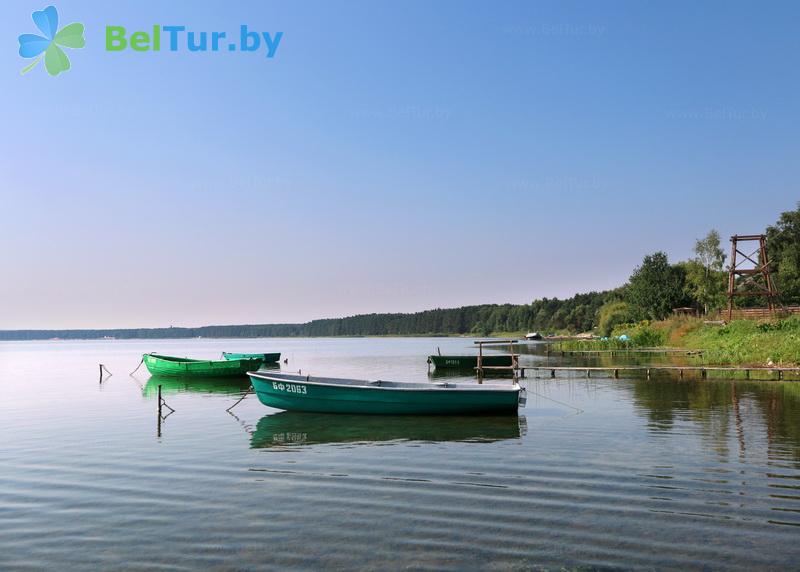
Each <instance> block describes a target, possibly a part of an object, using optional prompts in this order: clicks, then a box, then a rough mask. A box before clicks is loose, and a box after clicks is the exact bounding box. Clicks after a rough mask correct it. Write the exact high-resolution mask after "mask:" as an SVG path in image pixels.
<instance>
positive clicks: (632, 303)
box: [0, 203, 800, 361]
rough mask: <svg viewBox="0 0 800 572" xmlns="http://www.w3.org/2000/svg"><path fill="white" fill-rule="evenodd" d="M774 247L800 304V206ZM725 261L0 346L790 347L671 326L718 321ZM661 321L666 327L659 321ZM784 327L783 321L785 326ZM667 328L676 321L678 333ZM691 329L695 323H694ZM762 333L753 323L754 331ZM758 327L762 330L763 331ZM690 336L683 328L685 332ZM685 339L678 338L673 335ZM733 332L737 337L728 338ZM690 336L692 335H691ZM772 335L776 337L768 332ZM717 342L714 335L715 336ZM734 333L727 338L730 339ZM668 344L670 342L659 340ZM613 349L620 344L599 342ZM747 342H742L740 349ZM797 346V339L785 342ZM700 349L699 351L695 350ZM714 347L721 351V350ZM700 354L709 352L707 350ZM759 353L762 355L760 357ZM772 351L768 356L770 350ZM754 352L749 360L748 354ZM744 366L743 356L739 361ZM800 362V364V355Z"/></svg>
mask: <svg viewBox="0 0 800 572" xmlns="http://www.w3.org/2000/svg"><path fill="white" fill-rule="evenodd" d="M766 234H767V237H768V242H767V249H768V255H769V257H770V261H771V265H772V268H773V276H774V277H775V279H776V282H777V284H778V287H779V290H780V292H781V301H782V302H783V303H784V304H787V305H790V304H800V203H798V206H797V208H796V209H795V210H793V211H788V212H784V213H783V214H781V216H780V218H779V219H778V221H777V222H776V223H775V224H774V225H772V226H770V227H768V228H767V232H766ZM725 262H726V255H725V252H724V251H723V249H722V246H721V238H720V235H719V233H718V232H717V231H715V230H712V231H710V232H709V233H708V234H707V235H706V236H705V237H704V238H702V239H699V240H697V242H696V244H695V247H694V252H693V256H692V257H691V258H690V259H689V260H685V261H681V262H677V263H670V261H669V260H668V258H667V255H666V254H665V253H663V252H655V253H652V254H648V255H647V256H645V257H644V259H643V260H642V263H641V264H640V265H639V266H637V267H636V268H635V269H634V270H633V273H632V274H631V276H630V277H629V278H628V280H627V282H626V283H625V284H624V285H623V286H621V287H619V288H616V289H614V290H607V291H604V292H589V293H585V294H576V295H575V296H572V297H571V298H567V299H563V300H561V299H558V298H542V299H539V300H534V301H533V302H531V303H530V304H482V305H476V306H464V307H461V308H446V309H441V308H439V309H434V310H426V311H423V312H416V313H408V314H401V313H392V314H364V315H358V316H349V317H344V318H329V319H321V320H313V321H310V322H305V323H300V324H242V325H229V326H203V327H198V328H173V327H170V328H139V329H106V330H6V331H0V340H42V339H52V338H60V339H99V338H120V339H122V338H143V339H156V338H192V337H209V338H237V337H249V338H254V337H309V336H419V335H473V336H488V335H491V334H498V333H501V332H502V333H504V334H506V335H521V334H524V333H526V332H532V331H538V332H540V333H543V334H548V333H549V334H569V333H572V334H574V333H579V332H592V333H594V334H597V335H599V336H608V337H611V336H613V335H622V334H623V333H624V334H626V335H627V336H629V337H630V341H628V342H620V343H624V344H635V345H638V346H648V345H661V344H663V343H668V342H670V343H677V341H679V340H682V339H684V338H685V343H687V344H690V343H695V342H696V343H697V344H699V345H702V343H701V342H705V343H706V344H711V343H712V342H714V343H716V342H719V344H720V348H726V349H724V350H723V349H720V354H719V359H724V358H726V357H731V358H732V359H733V358H737V356H742V355H745V354H742V352H743V351H744V350H742V349H741V347H740V344H739V343H738V342H737V341H735V340H736V339H738V338H740V337H742V336H744V337H747V336H755V337H758V336H762V337H760V338H759V340H762V339H763V340H764V341H763V343H762V342H761V341H758V342H756V341H754V340H755V338H753V337H747V339H748V340H749V342H748V343H753V344H754V347H761V346H764V347H773V345H774V343H777V342H778V340H791V339H792V338H791V335H790V334H791V332H793V331H794V329H793V328H794V327H795V326H794V325H792V324H794V322H792V321H789V322H787V324H788V325H783V326H776V327H778V329H776V330H774V333H772V334H769V332H767V331H762V330H752V331H751V330H750V329H748V328H751V325H742V326H735V325H734V324H731V325H730V326H727V328H728V329H723V330H722V331H723V333H722V334H714V333H713V332H716V331H717V330H715V329H714V328H715V326H709V329H708V330H707V329H706V328H705V327H704V326H702V320H696V321H695V322H696V323H697V324H700V325H697V326H695V325H693V324H695V322H692V321H691V320H688V321H686V320H677V319H670V320H668V319H667V318H670V317H671V316H672V315H673V311H674V309H675V308H680V307H683V308H685V309H686V310H687V311H688V312H689V313H693V314H697V315H702V316H705V317H706V318H708V317H715V316H716V315H717V314H718V311H719V310H720V309H721V308H723V307H724V305H725V302H726V296H725V291H726V287H727V272H726V271H725ZM759 303H761V300H760V299H758V298H756V297H744V298H742V299H741V300H740V304H741V305H742V306H744V307H747V306H754V305H757V304H759ZM659 323H661V324H662V325H661V326H655V325H654V324H659ZM781 323H782V322H781ZM670 324H676V325H675V326H672V325H670ZM687 324H689V325H687ZM753 327H756V326H753ZM759 327H760V326H759ZM684 330H685V331H684ZM679 331H681V332H684V335H682V336H680V335H678V334H676V332H679ZM728 332H730V333H728ZM690 333H691V334H692V335H689V334H690ZM767 334H769V335H767ZM715 335H717V337H714V336H715ZM726 336H729V337H726ZM662 338H663V339H662ZM602 343H605V344H608V345H612V344H616V343H617V341H613V340H609V341H606V342H602ZM742 343H744V342H742ZM787 343H791V342H787ZM698 347H699V346H698ZM715 347H716V346H715ZM792 347H794V346H789V347H788V348H785V351H784V350H776V352H779V353H776V356H777V355H780V356H784V358H781V357H778V358H775V357H773V358H772V359H773V360H774V359H790V358H791V351H792V350H791V348H792ZM703 349H709V350H710V349H711V346H709V345H706V347H704V348H703ZM754 351H755V350H754ZM764 352H766V350H764ZM764 352H761V353H754V354H753V355H752V357H754V359H755V358H756V356H758V358H757V359H759V360H760V359H762V358H763V357H767V358H769V357H772V356H769V355H767V354H769V352H766V353H764ZM747 355H750V354H747ZM737 359H738V358H737ZM795 361H800V358H795Z"/></svg>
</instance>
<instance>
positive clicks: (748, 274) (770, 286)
mask: <svg viewBox="0 0 800 572" xmlns="http://www.w3.org/2000/svg"><path fill="white" fill-rule="evenodd" d="M753 242H758V247H757V248H756V249H755V250H754V251H753V252H751V253H750V254H745V253H744V252H742V250H741V249H740V244H742V243H751V244H752V243H753ZM741 248H743V249H745V250H749V248H745V247H744V246H742V247H741ZM737 278H742V279H741V280H739V281H738V282H737ZM737 296H760V297H763V298H765V299H766V302H767V308H768V309H769V313H770V314H773V313H774V312H775V309H776V304H777V302H778V288H777V286H776V285H775V282H774V280H773V279H772V275H771V274H770V264H769V259H768V258H767V237H766V236H765V235H763V234H734V235H733V236H732V237H731V266H730V269H729V271H728V321H730V320H731V319H732V318H733V305H734V298H736V297H737Z"/></svg>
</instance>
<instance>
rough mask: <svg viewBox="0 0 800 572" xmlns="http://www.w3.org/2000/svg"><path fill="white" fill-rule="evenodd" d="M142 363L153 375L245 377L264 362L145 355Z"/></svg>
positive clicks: (259, 360) (256, 359)
mask: <svg viewBox="0 0 800 572" xmlns="http://www.w3.org/2000/svg"><path fill="white" fill-rule="evenodd" d="M142 361H143V362H144V365H145V366H146V367H147V370H148V371H149V372H150V373H151V374H152V375H165V376H171V377H226V376H234V375H245V374H247V372H248V371H252V370H254V369H258V368H259V367H260V366H261V364H262V363H263V362H264V360H263V359H261V358H250V359H239V360H199V359H189V358H180V357H174V356H165V355H161V354H154V353H151V354H144V355H143V356H142Z"/></svg>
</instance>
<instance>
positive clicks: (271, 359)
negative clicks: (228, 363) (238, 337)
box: [222, 352, 281, 363]
mask: <svg viewBox="0 0 800 572" xmlns="http://www.w3.org/2000/svg"><path fill="white" fill-rule="evenodd" d="M222 357H223V358H225V359H228V360H237V359H254V358H258V359H261V360H264V363H275V362H278V361H281V353H280V352H277V353H271V354H236V353H230V352H222Z"/></svg>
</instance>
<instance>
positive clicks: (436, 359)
mask: <svg viewBox="0 0 800 572" xmlns="http://www.w3.org/2000/svg"><path fill="white" fill-rule="evenodd" d="M428 363H432V364H433V365H434V366H436V369H475V368H476V367H478V356H476V355H475V356H473V355H463V356H456V355H450V356H441V355H432V356H428ZM481 363H482V365H483V366H484V367H501V366H505V367H510V366H511V365H512V363H513V362H512V357H511V356H510V355H504V354H497V355H495V354H490V355H484V356H483V359H482V361H481Z"/></svg>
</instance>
